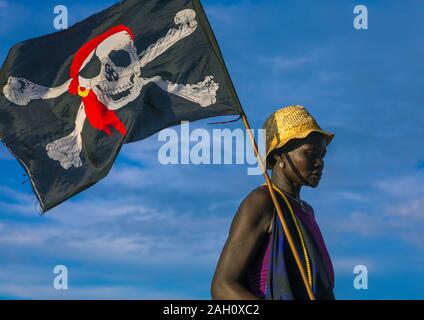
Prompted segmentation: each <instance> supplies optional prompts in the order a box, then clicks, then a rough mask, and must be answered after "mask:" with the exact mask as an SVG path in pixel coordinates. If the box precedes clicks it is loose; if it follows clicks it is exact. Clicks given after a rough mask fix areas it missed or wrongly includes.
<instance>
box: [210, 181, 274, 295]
mask: <svg viewBox="0 0 424 320" xmlns="http://www.w3.org/2000/svg"><path fill="white" fill-rule="evenodd" d="M272 214H273V203H272V200H271V197H270V196H269V193H268V190H267V189H266V188H257V189H255V190H253V191H252V192H251V193H250V194H249V195H248V196H247V197H246V199H245V200H244V201H243V202H242V204H241V205H240V207H239V209H238V211H237V213H236V215H235V216H234V219H233V222H232V224H231V228H230V232H229V235H228V239H227V241H226V243H225V245H224V248H223V250H222V253H221V256H220V258H219V261H218V265H217V267H216V270H215V274H214V277H213V280H212V286H211V293H212V299H221V300H224V299H225V300H226V299H235V300H239V299H258V298H257V297H256V296H255V295H253V294H252V293H251V292H250V291H249V290H248V289H247V288H246V286H245V275H246V273H245V272H246V269H247V267H248V266H249V265H250V263H251V262H252V261H253V259H254V258H255V257H256V255H257V254H258V251H259V248H260V246H261V244H262V242H263V241H264V240H265V237H266V235H267V232H268V229H269V225H270V222H271V218H272Z"/></svg>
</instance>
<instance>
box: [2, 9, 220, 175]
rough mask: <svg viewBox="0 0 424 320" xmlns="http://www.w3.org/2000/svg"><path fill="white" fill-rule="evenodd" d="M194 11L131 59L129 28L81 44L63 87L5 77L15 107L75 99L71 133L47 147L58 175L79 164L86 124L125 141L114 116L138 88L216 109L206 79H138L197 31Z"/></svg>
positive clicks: (112, 30) (185, 13)
mask: <svg viewBox="0 0 424 320" xmlns="http://www.w3.org/2000/svg"><path fill="white" fill-rule="evenodd" d="M195 17H196V13H195V11H194V10H191V9H185V10H182V11H180V12H178V13H177V14H176V16H175V18H174V22H175V26H174V27H173V28H171V29H170V30H169V31H168V32H167V33H166V35H165V36H164V37H162V38H160V39H159V40H157V41H156V43H154V44H152V45H150V46H149V47H148V48H147V49H146V50H144V51H143V52H141V53H140V54H138V53H137V48H136V46H135V44H134V36H133V33H132V32H131V30H130V29H129V28H127V27H126V26H124V25H118V26H115V27H112V28H110V29H108V30H107V31H106V32H104V33H102V34H101V35H99V36H97V37H95V38H94V39H91V40H90V41H88V42H87V43H86V44H84V45H83V46H82V47H81V48H80V49H79V50H78V51H77V52H76V54H75V56H74V59H73V62H72V65H71V70H70V79H69V80H68V81H67V82H65V83H64V84H63V85H61V86H58V87H54V88H48V87H44V86H41V85H37V84H34V83H32V82H31V81H29V80H27V79H24V78H21V77H9V79H8V81H7V84H6V86H5V87H4V88H3V93H4V95H5V97H6V98H7V99H8V100H9V101H11V102H12V103H14V104H16V105H19V106H26V105H28V104H29V102H30V101H32V100H35V99H53V98H56V97H58V96H60V95H62V94H64V93H65V92H69V93H70V94H72V95H77V94H78V95H79V96H80V97H81V100H82V101H81V104H80V106H79V109H78V112H77V116H76V119H75V127H74V130H73V131H72V132H71V133H70V134H69V135H67V136H65V137H62V138H60V139H58V140H55V141H52V142H50V143H48V144H47V145H46V147H45V149H46V151H47V154H48V156H49V157H50V158H51V159H53V160H56V161H59V163H60V165H61V166H62V167H63V168H64V169H69V168H71V167H76V168H78V167H81V166H82V161H81V158H80V154H81V150H82V144H83V138H82V130H83V126H84V123H85V120H86V119H87V120H88V122H89V123H90V125H91V126H92V127H94V128H95V129H97V130H100V131H103V132H104V133H106V134H107V135H112V130H111V128H115V129H116V130H117V131H118V132H119V133H120V134H121V135H126V133H127V129H126V127H125V125H124V124H123V123H122V122H121V120H120V119H119V118H118V116H117V115H116V113H115V111H116V110H118V109H120V108H122V107H124V106H126V105H127V104H128V103H130V102H132V101H134V100H135V99H137V97H139V95H140V93H141V90H142V89H143V87H144V86H145V85H147V84H149V83H154V84H156V85H157V86H158V87H159V88H161V89H162V90H163V91H165V92H167V93H171V94H174V95H176V96H179V97H181V98H183V99H186V100H189V101H191V102H194V103H196V104H198V105H200V106H201V107H208V106H210V105H212V104H214V103H216V93H217V91H218V89H219V84H218V83H217V82H215V81H214V80H213V76H212V75H208V76H206V77H205V79H204V80H203V81H201V82H199V83H196V84H177V83H171V82H170V81H168V80H165V79H162V77H160V76H155V77H152V78H143V77H142V76H141V70H142V68H143V67H144V66H146V65H147V64H148V63H150V62H151V61H153V60H154V59H156V58H157V57H159V56H160V55H161V54H163V53H164V52H165V51H166V50H168V49H169V48H171V47H172V46H173V45H174V44H176V43H177V42H178V41H180V40H181V39H183V38H185V37H187V36H189V35H191V34H192V33H193V32H194V31H195V30H196V28H197V21H196V19H195ZM93 65H94V66H97V69H98V70H97V71H98V72H97V73H96V74H95V75H91V76H87V75H85V74H84V70H85V69H86V68H89V67H90V70H95V69H96V68H95V67H93Z"/></svg>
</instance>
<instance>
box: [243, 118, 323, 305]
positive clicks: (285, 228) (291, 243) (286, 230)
mask: <svg viewBox="0 0 424 320" xmlns="http://www.w3.org/2000/svg"><path fill="white" fill-rule="evenodd" d="M241 118H242V120H243V123H244V126H245V127H246V129H247V134H248V135H249V139H250V142H251V143H252V146H253V150H254V152H255V155H256V157H257V158H258V161H259V165H260V167H261V170H262V172H263V175H264V177H265V181H266V184H267V186H268V190H269V193H270V195H271V198H272V201H273V202H274V205H275V209H276V210H277V213H278V217H279V218H280V221H281V225H282V227H283V231H284V234H285V235H286V238H287V241H288V243H289V247H290V249H291V251H292V253H293V256H294V260H295V261H296V265H297V267H298V269H299V271H300V275H301V276H302V280H303V284H304V285H305V288H306V291H307V293H308V296H309V299H310V300H315V296H314V293H313V292H312V288H311V287H310V285H309V282H308V278H307V276H306V273H305V270H304V269H303V266H302V262H301V260H300V257H299V254H298V253H297V250H296V246H295V244H294V241H293V238H292V236H291V234H290V231H289V228H288V226H287V223H286V221H285V220H284V216H283V213H282V210H281V207H280V203H279V202H278V200H277V197H276V196H275V191H274V188H273V186H272V182H271V179H270V178H269V175H268V172H267V171H266V167H265V165H264V162H263V159H262V157H261V155H260V154H259V150H258V146H257V144H256V141H255V137H254V136H253V134H252V131H251V129H250V125H249V122H248V120H247V117H246V115H245V114H244V113H243V114H242V115H241Z"/></svg>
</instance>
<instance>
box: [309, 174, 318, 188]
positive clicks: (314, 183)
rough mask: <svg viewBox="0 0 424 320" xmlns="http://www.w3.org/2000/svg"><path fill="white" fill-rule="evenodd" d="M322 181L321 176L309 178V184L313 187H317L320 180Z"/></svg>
mask: <svg viewBox="0 0 424 320" xmlns="http://www.w3.org/2000/svg"><path fill="white" fill-rule="evenodd" d="M320 181H321V177H315V176H314V177H312V178H310V179H309V181H308V182H309V186H310V187H311V188H316V187H318V185H319V182H320Z"/></svg>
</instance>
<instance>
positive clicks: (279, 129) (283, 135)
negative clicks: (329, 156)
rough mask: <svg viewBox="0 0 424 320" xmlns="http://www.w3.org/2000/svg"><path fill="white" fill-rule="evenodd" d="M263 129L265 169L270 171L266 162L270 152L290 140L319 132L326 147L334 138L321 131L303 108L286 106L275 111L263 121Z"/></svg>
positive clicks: (332, 135)
mask: <svg viewBox="0 0 424 320" xmlns="http://www.w3.org/2000/svg"><path fill="white" fill-rule="evenodd" d="M264 129H265V130H266V157H265V159H266V160H267V161H266V164H267V169H271V168H270V164H269V161H268V156H269V154H270V153H271V151H273V150H275V149H278V148H281V147H283V146H284V145H285V144H287V142H289V141H290V140H292V139H301V138H305V137H307V136H308V135H309V134H310V133H312V132H319V133H321V134H322V135H323V136H324V138H325V140H326V142H327V145H328V144H329V143H330V142H331V140H332V139H333V137H334V134H333V133H329V132H325V131H323V130H322V129H321V127H320V126H319V125H318V123H317V122H316V120H315V119H314V118H313V117H312V116H311V114H310V113H309V112H308V110H306V108H305V107H304V106H288V107H284V108H281V109H279V110H277V111H275V112H274V113H273V114H271V115H270V116H269V117H268V119H267V120H266V121H265V123H264Z"/></svg>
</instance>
